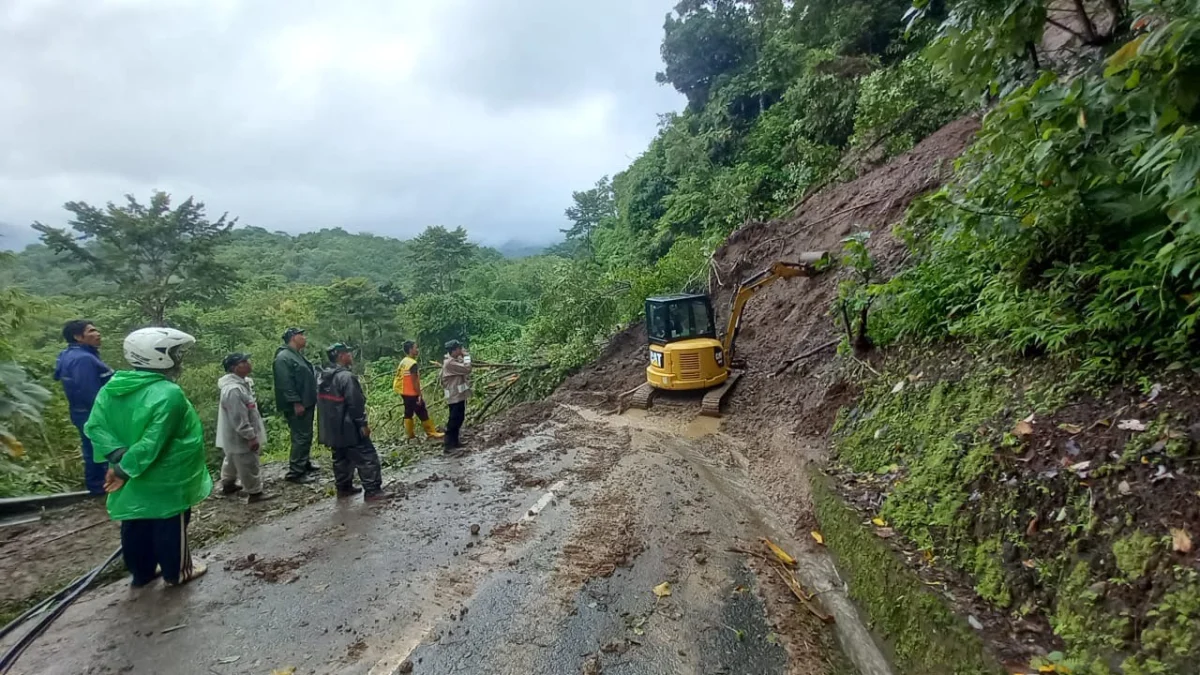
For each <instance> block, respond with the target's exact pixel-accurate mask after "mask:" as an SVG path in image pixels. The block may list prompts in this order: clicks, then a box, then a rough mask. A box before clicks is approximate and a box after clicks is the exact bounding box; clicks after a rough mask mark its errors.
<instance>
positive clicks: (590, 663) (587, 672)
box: [580, 654, 604, 675]
mask: <svg viewBox="0 0 1200 675" xmlns="http://www.w3.org/2000/svg"><path fill="white" fill-rule="evenodd" d="M603 672H604V668H603V666H601V664H600V657H599V656H597V655H595V654H592V655H591V656H589V657H588V660H587V661H584V662H583V670H582V671H580V673H581V675H600V674H601V673H603Z"/></svg>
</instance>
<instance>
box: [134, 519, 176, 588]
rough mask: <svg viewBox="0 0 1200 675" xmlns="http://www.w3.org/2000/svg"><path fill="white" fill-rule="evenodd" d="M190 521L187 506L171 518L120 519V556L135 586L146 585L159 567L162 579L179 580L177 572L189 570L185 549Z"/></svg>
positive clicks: (152, 578)
mask: <svg viewBox="0 0 1200 675" xmlns="http://www.w3.org/2000/svg"><path fill="white" fill-rule="evenodd" d="M190 522H192V510H191V509H188V510H187V511H184V512H183V513H181V514H179V515H177V516H171V517H170V518H154V519H144V520H122V521H121V555H122V556H123V557H124V559H125V567H126V568H128V569H129V573H130V574H132V575H133V585H134V586H145V585H146V584H148V583H150V582H151V581H154V577H155V576H157V575H156V573H155V568H160V569H162V577H163V580H164V581H166V582H167V583H169V584H177V583H179V578H180V575H187V574H190V573H191V571H192V552H191V550H190V549H188V543H187V528H188V523H190Z"/></svg>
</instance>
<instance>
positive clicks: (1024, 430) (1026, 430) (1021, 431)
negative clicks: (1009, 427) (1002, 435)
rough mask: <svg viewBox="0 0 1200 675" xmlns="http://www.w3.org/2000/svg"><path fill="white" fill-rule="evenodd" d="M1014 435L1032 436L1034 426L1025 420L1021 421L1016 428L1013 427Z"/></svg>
mask: <svg viewBox="0 0 1200 675" xmlns="http://www.w3.org/2000/svg"><path fill="white" fill-rule="evenodd" d="M1013 434H1014V435H1016V436H1032V435H1033V425H1032V424H1030V423H1029V422H1026V421H1025V420H1021V421H1020V422H1017V425H1016V426H1015V427H1013Z"/></svg>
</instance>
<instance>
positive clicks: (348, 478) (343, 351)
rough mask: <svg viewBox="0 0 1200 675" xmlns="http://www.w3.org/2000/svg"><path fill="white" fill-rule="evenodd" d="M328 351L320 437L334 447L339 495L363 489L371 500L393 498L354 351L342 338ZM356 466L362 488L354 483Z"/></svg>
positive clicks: (320, 395) (321, 392)
mask: <svg viewBox="0 0 1200 675" xmlns="http://www.w3.org/2000/svg"><path fill="white" fill-rule="evenodd" d="M326 354H328V356H329V363H330V365H329V367H327V368H325V369H324V370H322V371H321V380H320V384H319V385H318V393H317V399H318V402H317V407H318V411H319V415H320V417H321V424H320V427H319V429H320V434H321V435H320V439H319V440H320V441H321V444H322V445H327V446H329V447H330V448H331V449H332V450H333V480H334V483H335V484H336V486H337V494H338V497H339V498H340V497H351V496H353V495H356V494H358V493H359V492H363V493H365V494H363V499H364V500H366V501H368V502H374V501H381V500H385V499H391V498H392V497H394V496H395V495H393V494H392V493H390V492H384V490H383V469H382V467H381V466H380V463H379V453H378V452H377V451H376V450H375V445H374V444H373V443H372V442H371V426H370V424H369V423H368V421H367V398H366V396H365V395H364V394H363V390H362V384H361V383H360V382H359V381H358V376H356V375H355V374H354V373H353V372H351V370H350V367H351V366H353V365H354V354H353V352H352V351H351V350H350V348H349V347H347V346H346V345H344V344H342V343H341V342H339V343H337V344H335V345H333V346H331V347H330V348H329V349H328V350H327V351H326ZM355 469H357V470H358V479H359V481H360V482H362V487H361V488H357V487H355V486H354V471H355Z"/></svg>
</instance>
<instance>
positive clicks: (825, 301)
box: [558, 117, 979, 444]
mask: <svg viewBox="0 0 1200 675" xmlns="http://www.w3.org/2000/svg"><path fill="white" fill-rule="evenodd" d="M978 128H979V124H978V121H977V120H976V119H975V118H972V117H968V118H963V119H961V120H958V121H956V122H953V123H951V124H949V125H947V126H946V127H944V128H942V129H941V130H940V131H938V132H937V133H935V134H933V135H932V136H930V137H929V138H927V139H925V140H924V141H922V142H921V143H920V144H919V145H918V146H917V147H916V148H914V149H913V150H912V151H910V152H908V153H906V154H904V155H901V156H900V157H897V158H896V159H894V160H893V161H891V162H890V163H888V164H886V165H885V166H882V167H880V168H878V169H875V170H873V171H870V172H868V173H866V174H865V175H863V176H861V177H860V178H858V179H857V180H854V181H851V182H848V183H844V184H841V185H836V186H833V187H831V188H829V189H826V190H823V191H821V192H820V193H818V194H816V195H814V196H813V197H812V198H810V199H808V200H807V201H806V202H805V203H804V204H802V205H801V206H800V208H798V209H797V210H796V213H795V215H794V216H793V217H791V218H788V219H784V220H777V221H771V222H768V223H751V224H749V225H747V226H745V227H743V228H741V229H740V230H738V231H736V232H734V233H733V234H732V235H731V236H730V237H729V239H728V240H727V241H726V242H725V244H724V245H723V246H722V247H721V248H720V249H719V250H717V252H716V253H715V255H714V256H713V262H714V267H715V269H714V272H713V274H712V275H711V276H710V279H709V283H710V293H711V294H712V295H713V298H714V304H715V306H716V307H717V308H718V309H717V311H718V313H719V314H720V315H721V316H720V320H722V321H723V320H724V318H725V317H724V312H725V311H726V309H727V308H728V307H729V304H730V302H731V301H732V296H733V293H734V292H735V291H736V289H737V285H738V282H739V281H740V280H741V279H744V278H746V277H748V276H750V275H751V274H754V273H755V272H757V271H759V270H760V269H762V268H763V267H765V266H766V265H768V264H769V263H771V262H773V261H776V260H791V259H795V258H796V257H797V255H798V254H800V253H802V252H804V251H820V250H826V251H829V252H830V253H831V254H832V255H835V256H836V255H838V253H839V252H840V249H841V243H840V242H841V240H842V239H844V238H845V237H846V236H847V235H849V234H852V233H854V232H860V231H870V232H872V237H871V242H870V248H871V250H872V253H873V255H874V256H875V258H876V260H877V263H878V264H879V265H880V266H881V267H882V268H883V272H884V273H885V274H887V273H890V272H891V271H893V270H894V268H895V267H896V266H897V264H898V262H899V260H900V257H901V256H902V255H903V247H902V245H901V244H900V242H898V241H896V239H895V237H893V236H892V235H891V232H890V229H891V226H892V225H893V224H895V223H896V222H897V221H899V220H900V218H901V217H902V216H903V214H904V212H905V210H906V209H907V208H908V205H909V204H910V203H911V202H912V200H913V199H915V198H917V197H918V196H920V195H923V194H925V193H927V192H929V191H931V190H934V189H936V188H937V187H939V186H940V185H941V184H942V183H943V182H944V181H945V180H946V179H947V178H948V177H949V175H950V172H951V170H952V168H953V162H954V160H955V159H956V158H957V157H958V156H959V155H960V154H962V152H963V150H965V149H966V147H967V146H968V145H969V144H970V142H971V140H972V139H973V138H974V135H975V132H976V131H977V130H978ZM837 282H838V277H837V276H836V275H834V274H831V275H827V276H824V277H821V278H817V279H796V280H792V281H789V282H779V283H776V284H774V285H773V286H771V287H768V288H767V289H765V290H764V291H762V292H761V293H760V294H759V295H758V296H757V297H755V298H754V300H753V301H752V302H750V303H749V305H747V308H746V311H745V315H744V317H743V319H742V329H741V333H740V335H739V336H738V342H737V356H738V358H741V359H744V360H745V361H746V363H747V366H748V369H749V376H748V377H745V378H743V379H742V381H741V383H740V384H738V387H737V389H736V390H735V391H734V393H733V395H732V396H731V397H730V400H729V403H728V404H727V405H728V408H727V412H728V413H729V414H728V416H727V422H726V424H727V426H726V429H727V430H729V431H739V432H742V433H745V434H746V435H750V436H757V437H763V436H765V437H766V438H773V437H774V436H775V435H776V432H780V433H783V434H785V435H786V436H795V437H806V436H813V437H815V436H823V435H824V434H825V432H827V431H828V430H829V427H830V425H831V424H832V422H833V417H834V415H835V414H836V412H837V409H838V408H839V407H840V405H841V404H842V403H844V402H845V401H846V400H847V399H848V397H849V396H850V394H851V393H852V392H850V391H848V390H847V389H846V387H845V385H844V384H842V383H840V381H838V380H837V378H836V377H834V375H833V373H834V371H835V368H834V367H833V365H832V364H831V363H830V361H829V359H828V354H829V352H825V353H824V354H822V355H817V356H816V357H814V358H810V359H808V360H806V361H805V362H802V363H799V364H797V365H796V366H795V367H793V368H791V369H789V371H788V372H786V373H784V374H783V375H781V376H780V377H771V375H773V373H774V372H775V370H776V369H777V368H778V366H779V365H780V364H781V363H782V362H783V361H784V360H786V359H787V358H788V357H789V356H791V355H796V354H800V353H803V352H804V351H806V350H808V349H811V348H813V347H815V346H818V345H820V344H822V343H824V342H828V341H829V340H830V339H832V338H834V337H836V336H837V326H836V324H835V323H834V321H833V319H832V317H830V315H829V307H830V303H831V301H832V299H833V297H834V295H835V294H836V293H837ZM645 352H646V335H645V329H644V327H643V326H642V325H640V324H638V325H634V326H631V327H629V328H627V329H626V330H624V331H622V332H621V333H619V334H618V335H617V336H616V337H614V338H613V341H612V342H611V343H610V344H609V346H608V348H607V349H606V350H605V352H604V353H603V354H602V355H601V357H600V358H599V359H598V360H597V361H596V362H595V363H593V364H591V365H589V366H588V367H586V368H584V369H583V370H582V371H581V372H579V373H578V374H576V375H575V376H573V377H571V378H570V379H569V380H567V382H565V383H564V384H563V386H562V387H561V388H560V390H559V392H558V397H559V398H560V399H570V400H573V401H577V402H578V401H581V400H584V401H597V400H609V401H612V402H613V403H615V398H614V397H613V396H612V394H613V393H621V392H625V391H628V390H629V389H632V388H633V387H636V386H638V385H639V384H640V383H642V382H644V381H645V367H646V353H645ZM785 444H786V443H785Z"/></svg>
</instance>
